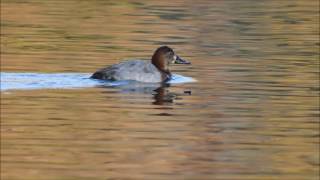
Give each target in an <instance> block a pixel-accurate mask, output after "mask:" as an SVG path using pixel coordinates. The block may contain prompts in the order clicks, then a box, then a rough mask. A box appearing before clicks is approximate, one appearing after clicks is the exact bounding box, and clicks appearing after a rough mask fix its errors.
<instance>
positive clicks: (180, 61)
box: [174, 56, 191, 64]
mask: <svg viewBox="0 0 320 180" xmlns="http://www.w3.org/2000/svg"><path fill="white" fill-rule="evenodd" d="M174 63H175V64H191V63H190V62H189V61H186V60H184V59H182V58H180V57H179V56H177V57H176V60H175V61H174Z"/></svg>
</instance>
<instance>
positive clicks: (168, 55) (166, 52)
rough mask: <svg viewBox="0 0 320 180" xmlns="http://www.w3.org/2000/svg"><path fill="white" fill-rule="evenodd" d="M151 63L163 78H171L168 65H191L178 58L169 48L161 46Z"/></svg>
mask: <svg viewBox="0 0 320 180" xmlns="http://www.w3.org/2000/svg"><path fill="white" fill-rule="evenodd" d="M151 62H152V64H153V65H155V66H156V67H157V68H158V69H159V70H160V71H161V72H162V73H163V75H164V76H166V77H165V78H166V79H168V78H170V77H171V73H170V71H169V65H170V64H191V63H190V62H188V61H186V60H184V59H182V58H180V57H179V56H178V55H177V54H176V53H175V52H174V51H173V50H172V49H171V48H170V47H168V46H161V47H159V48H158V49H157V50H156V51H155V52H154V54H153V56H152V59H151Z"/></svg>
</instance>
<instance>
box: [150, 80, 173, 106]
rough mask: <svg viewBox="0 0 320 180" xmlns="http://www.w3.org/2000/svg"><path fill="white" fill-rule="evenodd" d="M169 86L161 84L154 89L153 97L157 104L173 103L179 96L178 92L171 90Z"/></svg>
mask: <svg viewBox="0 0 320 180" xmlns="http://www.w3.org/2000/svg"><path fill="white" fill-rule="evenodd" d="M168 87H169V85H168V86H161V87H159V88H157V89H155V90H154V93H153V97H154V100H155V101H154V102H153V104H155V105H164V104H171V103H173V100H174V99H175V98H176V97H177V95H176V94H174V93H172V92H170V91H169V89H168Z"/></svg>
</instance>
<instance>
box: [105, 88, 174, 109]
mask: <svg viewBox="0 0 320 180" xmlns="http://www.w3.org/2000/svg"><path fill="white" fill-rule="evenodd" d="M102 87H104V88H112V89H119V90H120V92H121V93H123V94H152V95H153V99H154V101H153V102H152V104H154V105H166V104H171V103H173V102H174V100H175V99H176V98H177V94H176V93H173V92H170V91H169V87H170V84H167V83H140V82H130V83H123V84H121V85H118V86H109V85H107V84H105V85H103V86H102Z"/></svg>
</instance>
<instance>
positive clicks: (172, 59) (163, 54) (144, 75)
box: [91, 46, 191, 83]
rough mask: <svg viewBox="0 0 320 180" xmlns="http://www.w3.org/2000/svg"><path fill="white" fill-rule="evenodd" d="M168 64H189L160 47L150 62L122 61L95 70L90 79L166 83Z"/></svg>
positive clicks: (168, 71) (165, 47)
mask: <svg viewBox="0 0 320 180" xmlns="http://www.w3.org/2000/svg"><path fill="white" fill-rule="evenodd" d="M170 64H191V63H190V62H189V61H187V60H184V59H182V58H180V57H179V56H178V55H177V54H176V53H175V52H174V51H173V49H172V48H170V47H168V46H161V47H159V48H157V49H156V50H155V52H154V53H153V56H152V58H151V61H146V60H127V61H123V62H120V63H118V64H114V65H111V66H109V67H105V68H102V69H99V70H97V71H96V72H95V73H93V74H92V76H91V78H92V79H99V80H109V81H122V80H133V81H138V82H145V83H160V82H168V81H169V80H170V79H171V78H172V74H171V72H170V70H169V65H170Z"/></svg>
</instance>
